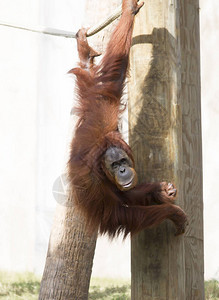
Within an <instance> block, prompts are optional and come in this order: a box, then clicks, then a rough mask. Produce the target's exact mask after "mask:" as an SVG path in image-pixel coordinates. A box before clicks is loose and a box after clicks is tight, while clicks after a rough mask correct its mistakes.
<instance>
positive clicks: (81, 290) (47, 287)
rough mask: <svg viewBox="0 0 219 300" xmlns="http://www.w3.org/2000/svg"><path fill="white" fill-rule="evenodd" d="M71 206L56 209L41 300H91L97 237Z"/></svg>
mask: <svg viewBox="0 0 219 300" xmlns="http://www.w3.org/2000/svg"><path fill="white" fill-rule="evenodd" d="M71 204H72V201H71V200H69V205H68V204H66V205H65V206H64V205H60V204H58V205H57V208H56V213H55V219H54V225H53V228H52V232H51V236H50V242H49V249H48V253H47V258H46V265H45V269H44V274H43V279H42V282H41V288H40V295H39V300H75V299H78V300H85V299H88V290H89V283H90V276H91V270H92V264H93V256H94V250H95V245H96V236H97V235H96V233H94V234H93V236H90V235H88V233H87V232H86V229H85V225H84V224H85V222H84V220H83V217H82V216H81V214H80V212H78V211H77V210H76V209H75V208H74V207H73V206H72V205H71Z"/></svg>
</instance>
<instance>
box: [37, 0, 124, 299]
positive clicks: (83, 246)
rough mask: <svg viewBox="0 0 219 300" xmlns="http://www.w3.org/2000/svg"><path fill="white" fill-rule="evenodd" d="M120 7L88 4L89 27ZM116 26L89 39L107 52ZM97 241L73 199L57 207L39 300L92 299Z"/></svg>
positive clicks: (96, 1) (115, 0) (96, 2)
mask: <svg viewBox="0 0 219 300" xmlns="http://www.w3.org/2000/svg"><path fill="white" fill-rule="evenodd" d="M119 4H120V0H113V1H110V2H108V3H106V2H101V1H99V0H93V1H87V6H86V13H85V16H86V25H88V24H89V26H92V25H93V24H96V23H97V22H99V21H100V19H103V20H104V18H105V17H106V16H108V15H109V13H110V12H112V11H113V9H115V8H116V7H117V6H118V5H119ZM113 26H115V22H114V24H113V25H110V26H109V27H108V28H107V31H104V32H103V31H102V32H100V33H99V34H98V35H96V36H95V37H92V38H91V39H89V42H90V43H91V44H92V47H93V48H94V49H97V50H98V51H103V47H102V45H104V47H105V46H106V43H107V40H108V39H109V36H110V34H111V32H112V30H113ZM71 67H72V66H71V65H69V69H70V68H71ZM96 238H97V232H94V234H93V235H92V236H90V235H89V234H88V233H87V232H86V229H85V224H84V219H83V217H82V215H81V214H80V212H79V211H78V210H77V209H76V208H75V207H74V205H73V201H72V199H66V202H65V203H62V204H57V208H56V213H55V219H54V224H53V228H52V232H51V236H50V242H49V249H48V253H47V258H46V265H45V269H44V274H43V279H42V282H41V288H40V294H39V300H86V299H88V290H89V284H90V277H91V271H92V265H93V257H94V251H95V246H96Z"/></svg>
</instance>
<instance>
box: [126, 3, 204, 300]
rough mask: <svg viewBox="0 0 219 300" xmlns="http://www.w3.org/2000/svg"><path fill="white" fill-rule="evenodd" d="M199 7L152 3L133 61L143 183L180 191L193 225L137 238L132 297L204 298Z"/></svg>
mask: <svg viewBox="0 0 219 300" xmlns="http://www.w3.org/2000/svg"><path fill="white" fill-rule="evenodd" d="M199 66H200V59H199V8H198V1H197V0H192V1H191V0H190V1H189V0H185V1H178V0H176V1H172V0H171V1H167V0H164V1H159V0H153V1H146V3H145V6H144V7H143V8H142V9H141V12H140V13H139V14H138V15H137V17H136V21H135V29H134V37H133V45H132V50H131V58H130V67H131V72H130V79H129V85H128V90H129V138H130V146H131V147H132V149H133V152H134V156H135V161H136V169H137V172H138V176H139V180H140V181H148V182H150V181H170V182H174V183H175V184H176V186H177V188H178V200H177V203H178V204H179V205H180V206H181V207H182V208H183V209H185V211H186V213H187V214H188V218H189V228H188V229H187V231H186V234H185V235H184V236H180V237H175V236H174V227H173V226H172V224H170V222H168V221H166V222H164V223H163V224H162V225H161V226H159V227H157V228H155V229H150V230H146V231H144V232H142V233H140V234H139V235H137V236H134V237H133V238H132V245H131V247H132V249H131V254H132V262H131V265H132V299H133V300H143V299H144V300H149V299H162V300H163V299H168V300H176V299H179V300H185V299H188V300H190V299H197V300H198V299H204V278H203V221H202V218H203V211H202V154H201V111H200V67H199Z"/></svg>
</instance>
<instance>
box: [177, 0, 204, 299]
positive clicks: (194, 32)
mask: <svg viewBox="0 0 219 300" xmlns="http://www.w3.org/2000/svg"><path fill="white" fill-rule="evenodd" d="M199 30H200V28H199V0H192V1H191V0H190V1H189V0H187V1H182V2H181V13H180V44H181V61H182V76H181V83H182V85H181V97H182V128H183V130H182V141H183V151H182V152H183V179H184V180H183V184H184V185H183V191H184V195H186V196H185V197H184V205H185V210H186V212H187V214H188V216H189V223H190V225H189V228H188V230H187V232H186V236H185V239H184V241H185V267H186V278H185V279H186V282H185V285H186V299H195V300H198V299H204V286H203V281H204V260H203V256H204V250H203V201H202V199H203V195H202V139H201V101H200V99H201V90H200V36H199Z"/></svg>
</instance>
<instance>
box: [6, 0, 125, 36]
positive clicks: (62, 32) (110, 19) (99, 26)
mask: <svg viewBox="0 0 219 300" xmlns="http://www.w3.org/2000/svg"><path fill="white" fill-rule="evenodd" d="M121 14H122V6H121V5H120V6H119V7H117V8H116V9H115V10H114V12H113V13H112V14H111V15H109V16H108V17H107V18H106V20H104V21H103V22H100V23H98V24H96V25H95V26H93V27H91V28H90V29H89V30H88V31H87V37H89V36H92V35H94V34H96V33H97V32H99V31H100V30H102V29H103V28H105V27H106V26H108V25H109V24H110V23H112V22H113V21H114V20H116V19H117V18H118V17H119V16H120V15H121ZM0 26H6V27H10V28H15V29H21V30H26V31H31V32H37V33H41V34H48V35H54V36H60V37H65V38H76V32H71V31H65V30H59V29H55V28H49V27H46V28H44V27H37V28H36V27H26V26H20V25H16V24H11V23H7V22H3V21H0Z"/></svg>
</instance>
